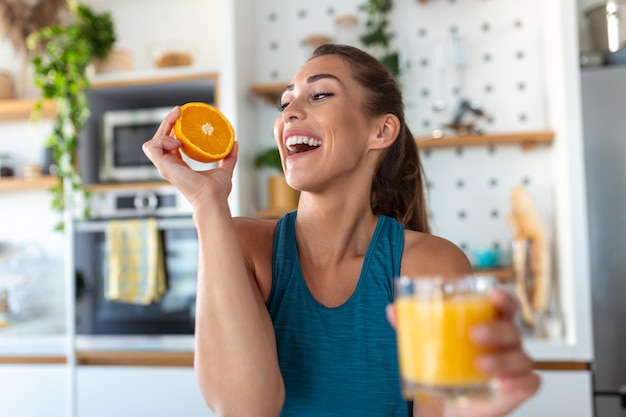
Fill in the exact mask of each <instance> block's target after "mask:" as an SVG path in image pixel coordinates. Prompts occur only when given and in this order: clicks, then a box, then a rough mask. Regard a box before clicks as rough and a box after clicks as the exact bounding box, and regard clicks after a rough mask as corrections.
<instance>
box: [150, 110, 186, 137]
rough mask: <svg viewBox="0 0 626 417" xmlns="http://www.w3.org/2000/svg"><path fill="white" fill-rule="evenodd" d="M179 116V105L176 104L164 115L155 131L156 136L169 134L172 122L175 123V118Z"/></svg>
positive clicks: (172, 125)
mask: <svg viewBox="0 0 626 417" xmlns="http://www.w3.org/2000/svg"><path fill="white" fill-rule="evenodd" d="M179 117H180V107H179V106H176V107H174V108H173V109H172V110H170V112H169V113H168V114H167V115H166V116H165V118H164V119H163V121H162V122H161V124H160V125H159V128H158V129H157V131H156V133H155V135H154V136H155V137H156V136H169V135H170V133H171V132H172V129H173V128H174V124H175V123H176V119H178V118H179Z"/></svg>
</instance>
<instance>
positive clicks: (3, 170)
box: [0, 153, 15, 178]
mask: <svg viewBox="0 0 626 417" xmlns="http://www.w3.org/2000/svg"><path fill="white" fill-rule="evenodd" d="M14 176H15V161H13V157H12V156H11V155H10V154H8V153H0V178H5V177H7V178H8V177H14Z"/></svg>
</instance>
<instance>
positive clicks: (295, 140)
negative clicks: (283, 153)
mask: <svg viewBox="0 0 626 417" xmlns="http://www.w3.org/2000/svg"><path fill="white" fill-rule="evenodd" d="M285 144H286V145H287V148H288V149H289V150H290V151H293V150H294V149H293V148H292V147H293V146H294V145H303V144H304V145H308V146H313V147H318V146H320V145H321V144H322V141H321V140H317V139H313V138H309V137H306V136H290V137H289V138H287V141H286V143H285Z"/></svg>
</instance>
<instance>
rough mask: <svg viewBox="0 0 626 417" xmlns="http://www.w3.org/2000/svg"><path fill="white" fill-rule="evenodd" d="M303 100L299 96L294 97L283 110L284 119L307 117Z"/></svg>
mask: <svg viewBox="0 0 626 417" xmlns="http://www.w3.org/2000/svg"><path fill="white" fill-rule="evenodd" d="M303 101H304V100H303V99H302V98H299V97H294V98H292V99H291V100H290V101H289V104H288V105H287V107H285V108H284V109H283V111H282V116H283V120H284V121H285V122H289V121H293V120H302V119H304V118H305V117H306V112H305V110H304V103H303Z"/></svg>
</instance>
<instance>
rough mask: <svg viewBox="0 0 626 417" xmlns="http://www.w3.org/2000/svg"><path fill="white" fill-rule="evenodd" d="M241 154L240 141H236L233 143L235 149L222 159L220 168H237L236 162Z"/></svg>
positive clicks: (231, 169)
mask: <svg viewBox="0 0 626 417" xmlns="http://www.w3.org/2000/svg"><path fill="white" fill-rule="evenodd" d="M238 156H239V142H238V141H235V143H234V144H233V149H232V150H231V151H230V153H229V154H228V155H226V157H225V158H224V159H222V160H221V161H220V163H219V166H220V168H225V169H228V170H230V171H231V172H233V171H234V169H235V164H236V163H237V158H238Z"/></svg>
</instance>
